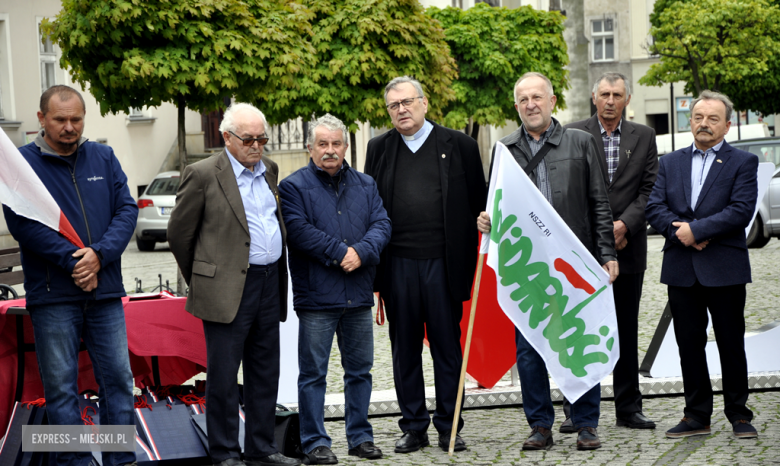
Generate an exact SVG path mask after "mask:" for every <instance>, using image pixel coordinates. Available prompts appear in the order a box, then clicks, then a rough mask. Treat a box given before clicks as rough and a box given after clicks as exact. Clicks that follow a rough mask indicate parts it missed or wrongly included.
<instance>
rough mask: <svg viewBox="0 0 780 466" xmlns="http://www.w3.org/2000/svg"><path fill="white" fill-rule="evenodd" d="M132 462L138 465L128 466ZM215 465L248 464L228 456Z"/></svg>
mask: <svg viewBox="0 0 780 466" xmlns="http://www.w3.org/2000/svg"><path fill="white" fill-rule="evenodd" d="M132 464H136V466H137V464H138V463H130V464H129V465H128V466H131V465H132ZM214 466H246V464H245V463H244V462H243V461H241V459H239V458H228V459H226V460H223V461H220V462H219V463H214Z"/></svg>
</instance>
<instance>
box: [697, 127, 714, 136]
mask: <svg viewBox="0 0 780 466" xmlns="http://www.w3.org/2000/svg"><path fill="white" fill-rule="evenodd" d="M699 133H707V134H709V135H710V136H711V135H712V130H711V129H709V128H699V129H698V131H696V134H699Z"/></svg>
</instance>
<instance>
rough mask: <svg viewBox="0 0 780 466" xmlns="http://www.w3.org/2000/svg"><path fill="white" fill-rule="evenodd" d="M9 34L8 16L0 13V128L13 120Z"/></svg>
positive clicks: (6, 126) (7, 125)
mask: <svg viewBox="0 0 780 466" xmlns="http://www.w3.org/2000/svg"><path fill="white" fill-rule="evenodd" d="M10 45H11V33H10V30H9V21H8V15H7V14H5V13H0V122H2V124H0V126H3V127H5V128H6V129H7V128H8V127H9V123H13V122H9V120H13V118H14V111H13V106H14V93H13V81H12V79H11V46H10Z"/></svg>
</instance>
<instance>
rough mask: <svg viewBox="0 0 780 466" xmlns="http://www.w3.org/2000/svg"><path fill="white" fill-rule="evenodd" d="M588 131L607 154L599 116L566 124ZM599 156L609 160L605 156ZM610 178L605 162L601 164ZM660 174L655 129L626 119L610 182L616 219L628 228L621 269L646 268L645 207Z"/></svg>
mask: <svg viewBox="0 0 780 466" xmlns="http://www.w3.org/2000/svg"><path fill="white" fill-rule="evenodd" d="M566 127H567V128H576V129H581V130H583V131H587V132H588V133H590V134H592V135H593V137H594V138H595V139H596V147H597V148H598V151H599V152H598V153H599V154H604V140H603V139H602V137H601V129H600V128H599V120H598V116H596V115H593V116H592V117H590V118H588V119H587V120H582V121H577V122H574V123H569V124H568V125H566ZM600 160H603V161H605V162H606V160H605V157H602V158H601V159H600ZM602 168H603V170H604V179H605V180H608V179H609V175H607V166H606V163H604V164H603V165H602ZM657 175H658V149H656V145H655V131H654V130H653V129H652V128H650V127H647V126H645V125H639V124H636V123H631V122H630V121H626V120H625V119H623V122H622V123H621V124H620V149H619V159H618V166H617V170H615V174H614V175H613V176H612V181H611V182H607V195H608V196H609V207H610V209H612V216H613V219H614V220H616V221H617V220H622V221H623V223H625V224H626V227H627V228H628V234H627V235H626V237H627V238H628V243H627V244H626V247H625V248H623V249H622V250H620V251H618V253H617V254H618V262H619V263H620V273H621V274H624V273H641V272H644V270H645V269H646V268H647V222H646V220H645V207H646V206H647V198H648V197H650V192H651V191H652V190H653V185H654V184H655V178H656V176H657Z"/></svg>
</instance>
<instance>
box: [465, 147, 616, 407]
mask: <svg viewBox="0 0 780 466" xmlns="http://www.w3.org/2000/svg"><path fill="white" fill-rule="evenodd" d="M486 211H487V212H488V213H489V214H490V219H491V223H492V227H491V231H490V235H483V236H482V245H481V248H480V252H481V253H482V254H485V253H487V255H488V256H487V260H486V262H485V264H486V265H487V266H488V268H489V269H487V270H486V271H485V272H486V273H488V275H489V276H490V275H494V276H495V285H494V286H495V288H493V290H494V291H492V293H485V294H484V295H483V294H482V293H480V295H479V297H480V303H479V304H478V306H479V308H480V309H481V308H483V307H488V308H492V307H493V306H495V304H498V306H500V308H501V309H502V310H503V311H504V313H505V314H506V317H508V318H509V320H511V321H512V322H513V323H514V325H515V326H516V327H517V328H518V329H519V330H520V332H522V334H523V336H524V337H525V338H526V340H528V342H529V343H530V344H531V345H532V346H533V347H534V349H536V351H537V353H539V355H540V356H541V357H542V359H544V361H545V364H546V365H547V370H548V371H549V372H550V375H551V376H552V378H553V380H554V381H555V383H556V384H557V385H558V387H559V388H560V389H561V391H562V392H563V394H564V395H565V396H566V398H567V399H568V400H569V401H571V402H575V401H577V399H579V397H580V396H582V395H583V394H584V393H585V392H587V391H588V390H589V389H590V388H591V387H593V386H595V385H596V384H597V383H599V382H601V380H603V379H604V377H606V376H607V375H609V374H610V372H612V369H613V368H614V367H615V363H616V362H617V360H618V358H619V357H620V354H619V346H620V345H619V343H618V333H617V318H616V316H615V302H614V298H613V294H612V285H610V284H609V274H608V273H607V272H606V271H604V269H602V268H601V266H600V265H599V263H598V262H597V261H596V259H594V258H593V256H592V255H591V254H590V252H589V251H588V250H587V249H586V248H585V246H584V245H583V244H582V243H581V242H580V241H579V239H578V238H577V236H576V235H575V234H574V232H572V231H571V229H570V228H569V227H568V225H566V223H565V222H564V221H563V219H561V217H560V216H559V215H558V213H557V212H556V211H555V209H554V208H553V207H552V206H551V205H550V204H549V203H548V202H547V200H546V199H545V198H544V196H542V194H541V193H540V192H539V190H538V189H537V188H536V186H534V184H533V183H532V182H531V180H530V179H529V178H528V176H527V175H526V174H525V172H524V171H523V170H522V169H521V168H520V166H519V165H518V164H517V162H516V161H515V160H514V158H513V157H512V155H511V154H510V153H509V150H508V149H507V148H506V146H504V145H503V144H501V143H497V144H496V150H495V160H494V161H493V173H492V174H491V177H490V191H489V194H488V203H487V208H486ZM483 279H484V274H483ZM485 291H488V290H485ZM483 296H485V298H484V299H485V302H484V303H483V302H482V300H483ZM475 325H476V324H475ZM512 356H513V355H512Z"/></svg>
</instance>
